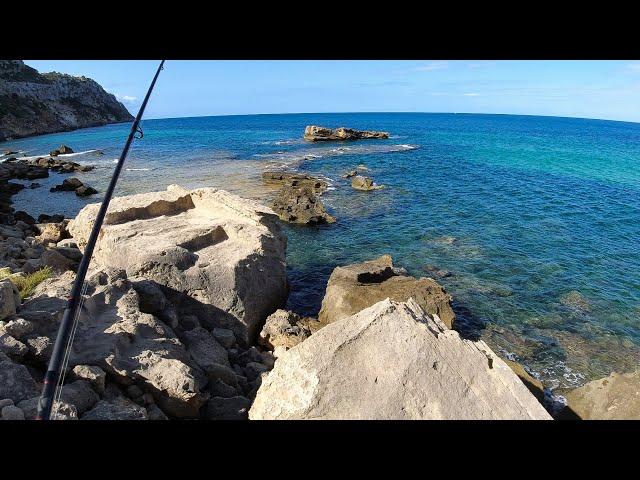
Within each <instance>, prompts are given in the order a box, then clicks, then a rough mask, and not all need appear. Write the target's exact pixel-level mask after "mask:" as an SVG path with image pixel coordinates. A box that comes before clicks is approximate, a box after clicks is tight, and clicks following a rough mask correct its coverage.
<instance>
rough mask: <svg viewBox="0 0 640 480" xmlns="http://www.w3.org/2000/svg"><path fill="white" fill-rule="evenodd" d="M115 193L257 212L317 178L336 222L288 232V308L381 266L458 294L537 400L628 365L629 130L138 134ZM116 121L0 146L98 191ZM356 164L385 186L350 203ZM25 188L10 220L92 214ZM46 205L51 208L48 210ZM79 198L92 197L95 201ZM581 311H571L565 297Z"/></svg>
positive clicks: (168, 130)
mask: <svg viewBox="0 0 640 480" xmlns="http://www.w3.org/2000/svg"><path fill="white" fill-rule="evenodd" d="M307 124H317V125H324V126H331V127H337V126H348V127H353V128H359V129H368V130H385V131H389V132H390V133H391V135H392V137H391V138H390V139H388V140H366V141H360V142H353V143H337V142H336V143H322V144H308V143H305V142H303V141H302V140H301V138H302V132H303V130H304V127H305V125H307ZM143 128H144V132H145V136H144V138H143V139H142V140H138V141H136V143H135V144H134V146H133V147H132V150H131V153H130V160H129V161H128V163H127V165H126V167H127V168H128V169H129V170H127V171H125V172H124V174H123V177H122V180H121V182H120V186H119V188H118V190H119V193H120V194H126V193H133V192H139V191H151V190H156V189H161V188H164V187H165V186H166V185H168V184H170V183H179V184H182V185H184V186H187V187H195V186H218V187H222V188H226V189H229V190H231V191H234V192H236V193H238V194H241V195H244V196H250V197H253V198H258V199H265V198H267V197H268V196H269V194H270V192H269V190H268V189H266V188H265V187H264V186H263V185H262V183H261V181H260V173H261V172H262V171H263V170H264V169H267V168H273V167H287V168H291V169H294V168H297V169H300V170H303V171H306V172H309V173H313V174H318V175H321V176H323V177H325V178H327V179H328V180H329V182H330V183H331V185H332V189H331V190H330V191H328V192H327V193H326V194H325V195H324V196H323V201H324V203H325V205H326V206H327V208H328V209H329V211H330V212H331V213H332V214H333V215H334V216H336V217H337V219H338V222H337V223H336V224H333V225H330V226H326V227H301V226H289V225H286V226H285V230H286V232H287V235H288V237H289V247H288V253H287V259H288V260H287V261H288V269H289V275H290V278H291V281H292V293H291V296H290V300H289V303H290V307H291V308H293V309H295V310H297V311H298V312H300V313H303V314H309V315H313V314H316V313H317V311H318V309H319V305H320V302H321V300H322V296H323V294H324V288H325V286H326V281H327V278H328V276H329V274H330V273H331V271H332V269H333V268H334V267H335V266H336V265H341V264H345V263H350V262H354V261H360V260H365V259H370V258H373V257H375V256H378V255H381V254H384V253H389V254H391V255H392V256H393V258H394V262H395V263H396V264H397V265H398V266H403V267H405V268H407V269H408V271H409V273H411V274H413V275H424V276H431V275H432V274H430V273H428V272H427V271H426V270H425V266H427V265H435V266H437V267H438V268H439V269H441V270H446V271H448V272H449V276H447V277H446V278H437V279H438V281H439V282H440V283H442V284H443V285H444V286H445V287H446V288H447V290H448V291H449V292H450V293H451V294H452V295H453V296H454V299H455V309H456V311H457V314H458V320H459V323H458V325H459V329H460V330H461V331H462V332H463V334H465V335H468V336H470V337H474V338H475V337H480V338H483V339H485V340H486V341H487V342H488V343H489V344H490V345H491V346H492V347H494V348H496V349H498V350H499V351H501V352H502V353H503V354H504V353H507V354H512V355H513V356H514V357H515V358H516V359H518V360H520V361H522V362H523V363H524V364H525V365H526V366H527V367H528V368H529V369H530V370H531V371H532V372H533V373H535V374H537V375H539V376H540V377H541V378H542V379H543V380H545V381H546V382H547V383H548V384H549V385H550V386H552V387H555V386H560V387H565V386H571V385H576V384H580V383H583V382H584V381H585V380H589V379H593V378H598V377H601V376H603V375H606V374H608V373H609V372H610V371H612V370H619V371H625V370H629V369H632V368H637V367H638V365H640V273H639V272H640V246H639V242H638V240H639V239H640V168H639V167H640V124H634V123H623V122H609V121H600V120H584V119H569V118H555V117H528V116H510V115H467V114H464V115H463V114H415V113H406V114H403V113H392V114H389V113H366V114H365V113H363V114H299V115H257V116H229V117H200V118H181V119H164V120H147V121H145V122H144V123H143ZM128 129H129V125H128V124H120V125H109V126H105V127H99V128H92V129H84V130H79V131H75V132H70V133H61V134H54V135H46V136H41V137H34V138H29V139H22V140H16V141H12V142H6V143H4V144H2V145H1V147H2V149H4V148H13V149H20V150H23V151H24V152H25V154H26V155H28V156H31V155H42V154H44V153H46V152H48V151H49V150H51V149H53V148H55V147H57V146H58V145H59V144H61V143H65V144H67V145H69V146H71V147H72V148H73V149H74V150H75V151H78V152H79V151H89V150H94V149H100V150H102V151H103V152H104V155H97V154H96V153H95V152H90V153H86V154H82V155H78V156H76V157H74V158H75V160H77V161H79V162H81V163H90V164H96V165H98V167H99V168H97V169H96V170H95V171H93V172H89V173H86V174H79V175H78V176H79V177H80V178H81V179H82V180H83V181H86V182H87V183H89V184H90V185H93V186H95V187H96V188H98V189H99V190H100V189H102V190H104V187H105V186H106V182H107V181H108V176H109V173H110V171H111V170H112V169H113V160H114V159H115V158H117V156H118V154H119V153H120V149H121V148H122V145H123V143H124V140H125V138H126V135H127V133H128ZM358 165H364V166H366V168H368V172H367V175H369V176H371V177H373V178H374V180H375V181H376V182H378V183H381V184H384V185H385V186H386V188H385V189H383V190H378V191H374V192H358V191H355V190H353V189H351V187H350V186H349V182H348V181H347V180H343V179H341V178H340V175H341V174H342V173H344V172H345V171H347V170H350V169H353V168H355V167H356V166H358ZM62 178H63V176H61V175H58V174H52V175H51V177H50V178H49V179H46V180H44V181H40V183H42V184H43V188H40V189H35V190H24V191H23V192H21V193H20V194H19V195H17V196H16V197H14V198H15V203H16V205H15V206H16V208H18V209H26V210H27V211H29V212H31V213H35V214H38V213H41V212H47V213H64V214H66V215H69V216H72V215H75V213H77V211H78V210H79V209H80V208H81V207H82V205H84V203H85V202H87V200H81V199H78V198H76V197H75V195H72V194H68V193H58V194H55V195H56V196H55V197H54V196H52V195H54V194H51V195H49V193H48V187H49V186H50V185H53V184H55V183H60V181H61V179H62ZM52 199H54V201H53V202H52ZM89 201H96V197H94V199H92V200H89ZM576 299H577V300H576Z"/></svg>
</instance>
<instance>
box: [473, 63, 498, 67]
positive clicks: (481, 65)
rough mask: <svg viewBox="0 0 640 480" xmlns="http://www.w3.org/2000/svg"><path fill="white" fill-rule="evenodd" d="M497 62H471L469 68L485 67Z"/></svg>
mask: <svg viewBox="0 0 640 480" xmlns="http://www.w3.org/2000/svg"><path fill="white" fill-rule="evenodd" d="M495 64H496V62H477V63H469V64H468V65H467V68H485V67H493V66H494V65H495Z"/></svg>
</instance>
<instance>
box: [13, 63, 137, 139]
mask: <svg viewBox="0 0 640 480" xmlns="http://www.w3.org/2000/svg"><path fill="white" fill-rule="evenodd" d="M131 120H133V117H132V116H131V114H130V113H129V111H128V110H127V109H126V108H125V107H124V105H122V103H120V102H118V101H117V100H116V97H115V96H113V95H112V94H110V93H107V92H105V90H104V89H103V88H102V87H101V86H100V85H98V84H97V83H96V82H95V81H93V80H91V79H90V78H86V77H74V76H71V75H66V74H63V73H55V72H54V73H44V74H41V73H38V71H37V70H35V69H33V68H31V67H29V66H27V65H25V64H24V62H22V61H21V60H0V141H3V140H8V139H10V138H20V137H28V136H31V135H42V134H45V133H53V132H61V131H67V130H74V129H76V128H85V127H95V126H99V125H106V124H107V123H117V122H126V121H131Z"/></svg>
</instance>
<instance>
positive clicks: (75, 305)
mask: <svg viewBox="0 0 640 480" xmlns="http://www.w3.org/2000/svg"><path fill="white" fill-rule="evenodd" d="M163 66H164V60H162V61H161V62H160V65H158V69H157V70H156V74H155V75H154V77H153V80H152V81H151V85H149V90H147V94H146V95H145V97H144V100H143V102H142V105H140V110H138V115H136V118H135V120H134V121H133V124H132V125H131V131H130V132H129V137H128V138H127V142H126V143H125V144H124V148H123V149H122V153H121V154H120V158H119V159H118V164H117V165H116V168H115V171H114V172H113V175H112V177H111V181H110V182H109V186H108V187H107V191H106V192H105V195H104V200H102V205H100V210H99V211H98V215H97V216H96V221H95V223H94V224H93V228H92V229H91V234H90V235H89V240H88V241H87V246H86V247H85V249H84V254H83V255H82V260H81V261H80V265H79V266H78V272H77V274H76V279H75V282H74V284H73V289H72V290H71V296H70V297H69V298H68V301H67V306H66V308H65V310H64V313H63V315H62V321H61V323H60V328H59V330H58V336H57V337H56V343H55V344H54V346H53V352H52V353H51V359H50V360H49V368H48V370H47V373H46V375H45V377H44V385H43V387H42V395H41V396H40V400H39V401H38V413H37V415H36V420H49V419H50V417H51V409H52V407H53V404H54V398H55V394H56V390H58V388H60V389H61V388H62V383H63V382H64V373H65V370H66V364H67V361H68V359H69V355H70V351H71V344H72V342H73V336H74V334H75V329H76V325H77V323H78V318H79V314H80V308H79V307H81V306H82V299H83V298H84V297H83V294H84V291H85V290H86V286H85V282H84V280H85V277H86V276H87V270H88V269H89V263H91V256H92V255H93V249H94V247H95V245H96V241H97V240H98V234H99V233H100V228H101V227H102V222H103V221H104V217H105V215H106V214H107V209H108V208H109V202H110V201H111V197H112V196H113V191H114V190H115V188H116V184H117V183H118V177H119V176H120V171H121V170H122V166H123V165H124V161H125V159H126V158H127V153H129V147H130V146H131V142H133V139H134V138H142V136H143V133H142V129H141V128H140V120H141V119H142V115H143V114H144V109H145V108H146V106H147V102H148V101H149V97H150V96H151V92H152V91H153V87H154V86H155V85H156V80H157V79H158V75H160V70H162V69H163ZM61 380H62V381H61Z"/></svg>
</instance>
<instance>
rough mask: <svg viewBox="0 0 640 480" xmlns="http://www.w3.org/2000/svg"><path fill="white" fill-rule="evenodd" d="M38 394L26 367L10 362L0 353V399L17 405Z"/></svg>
mask: <svg viewBox="0 0 640 480" xmlns="http://www.w3.org/2000/svg"><path fill="white" fill-rule="evenodd" d="M39 393H40V392H39V391H38V387H37V385H36V382H35V381H34V380H33V378H32V377H31V374H29V370H27V367H25V366H24V365H20V364H18V363H14V362H12V361H11V360H10V359H9V358H8V357H7V356H6V355H4V354H3V353H2V352H0V399H4V398H10V399H11V400H13V403H16V404H17V403H18V402H21V401H22V400H26V399H28V398H31V397H34V396H36V395H38V394H39Z"/></svg>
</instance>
